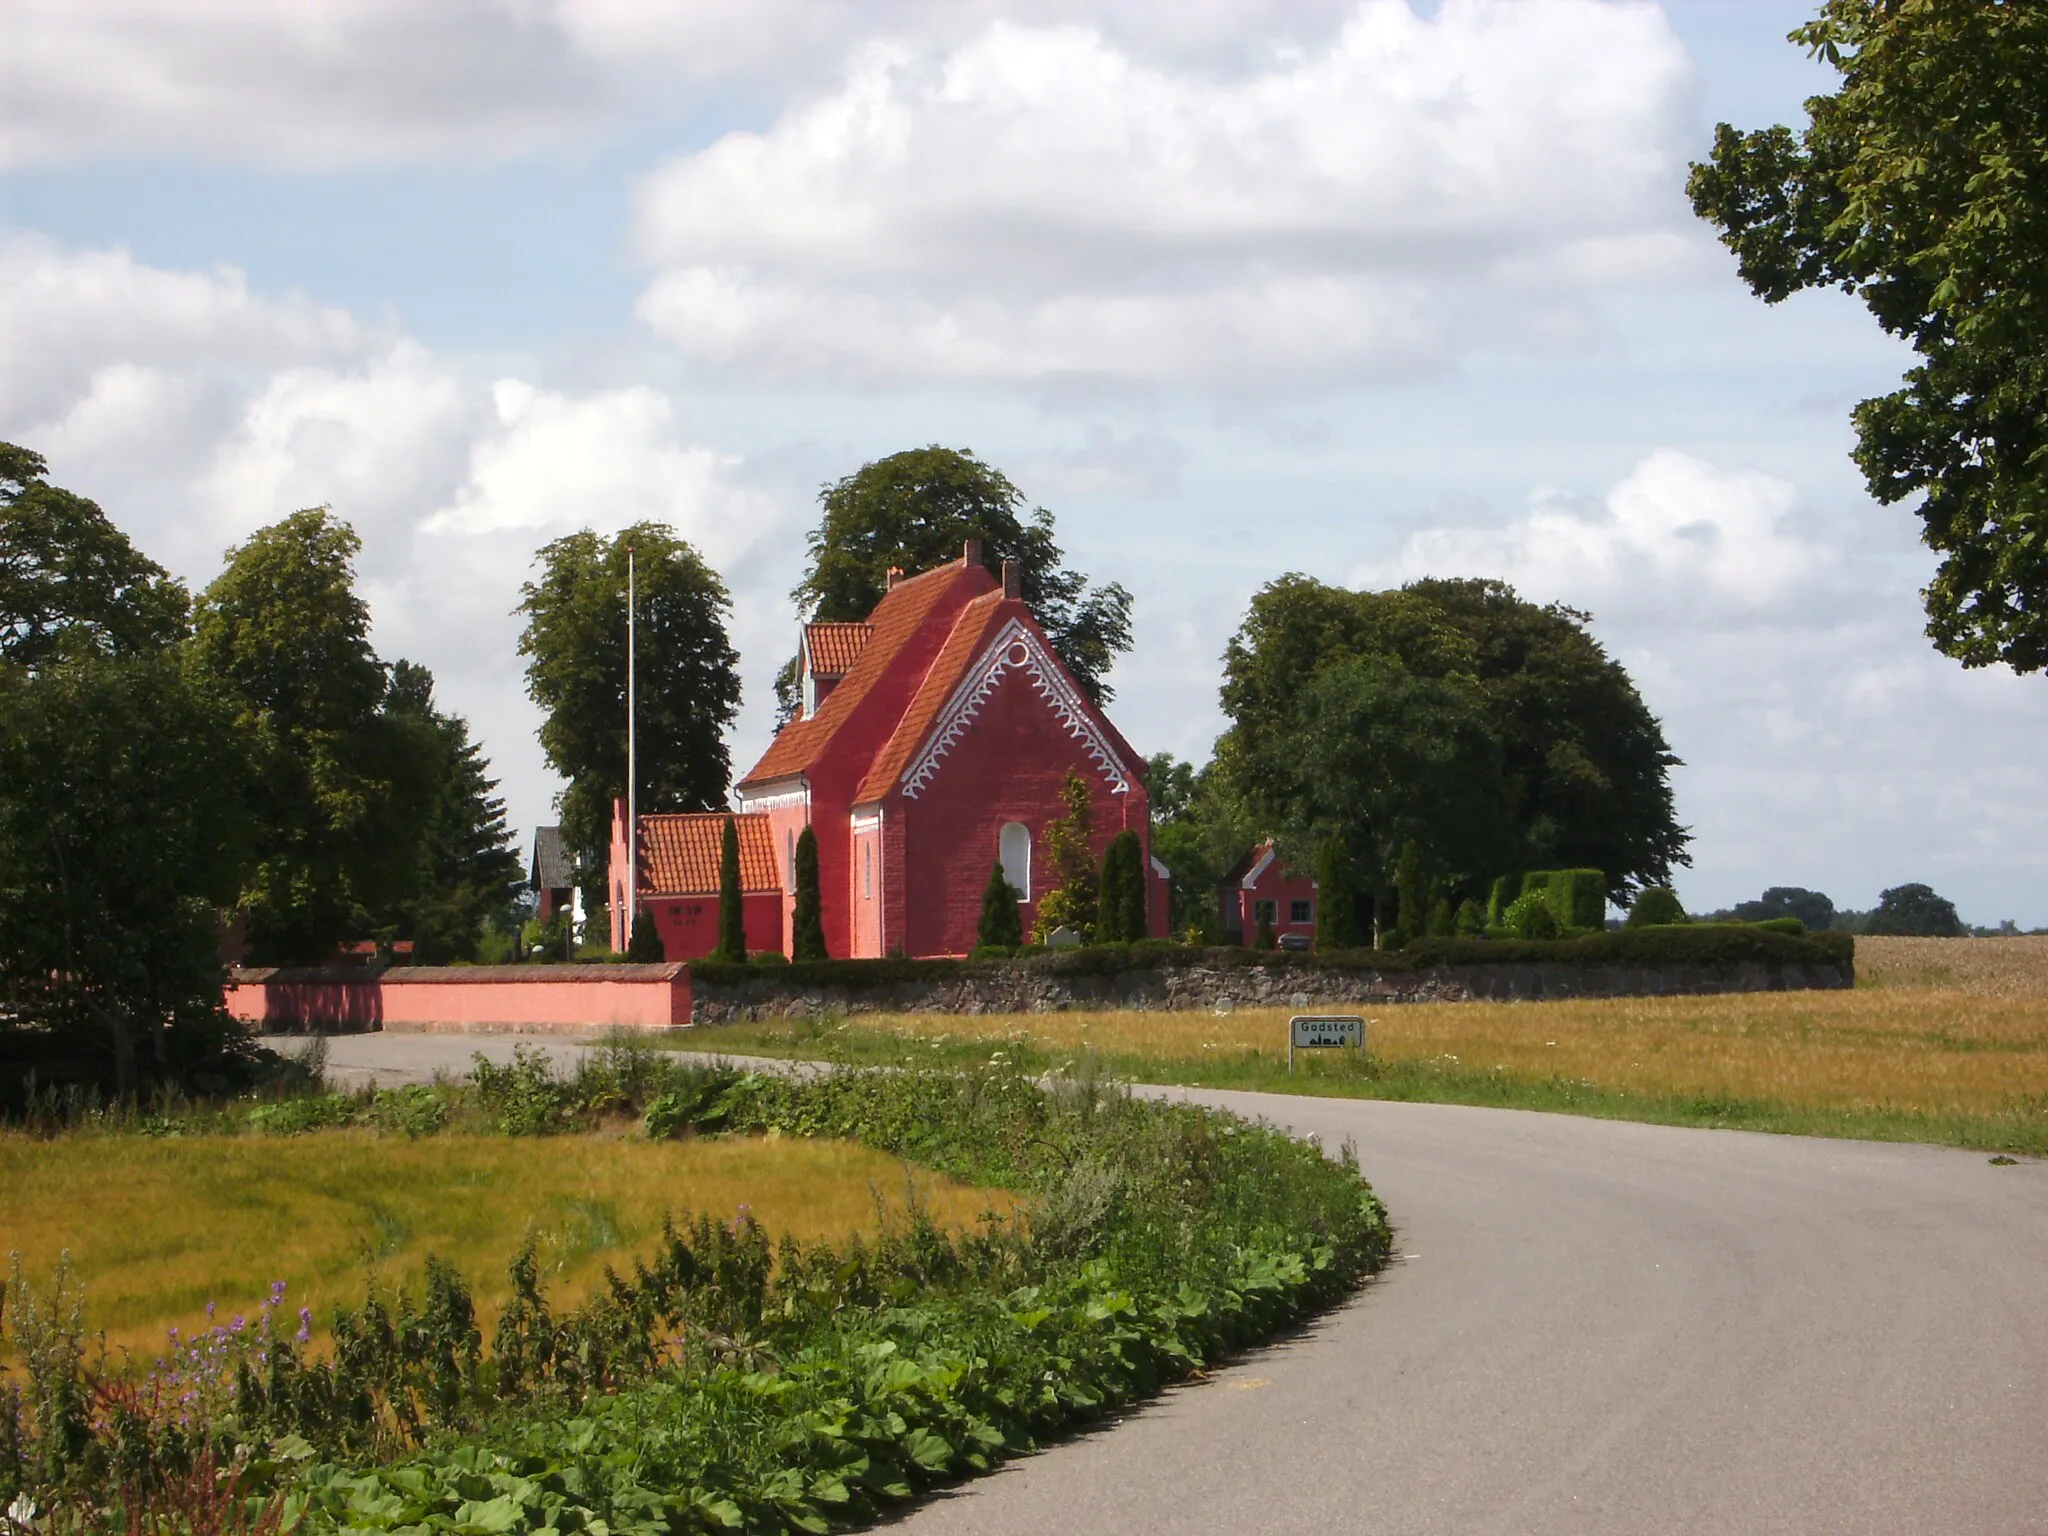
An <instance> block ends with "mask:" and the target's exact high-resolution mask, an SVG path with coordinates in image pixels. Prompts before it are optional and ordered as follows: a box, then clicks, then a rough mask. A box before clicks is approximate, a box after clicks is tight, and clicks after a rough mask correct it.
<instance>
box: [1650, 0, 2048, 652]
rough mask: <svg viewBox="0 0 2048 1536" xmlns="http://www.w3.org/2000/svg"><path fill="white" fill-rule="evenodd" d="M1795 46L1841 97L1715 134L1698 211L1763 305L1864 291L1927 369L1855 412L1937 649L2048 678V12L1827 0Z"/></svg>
mask: <svg viewBox="0 0 2048 1536" xmlns="http://www.w3.org/2000/svg"><path fill="white" fill-rule="evenodd" d="M1792 37H1793V40H1794V41H1795V42H1798V43H1800V44H1802V45H1804V46H1805V47H1806V48H1807V49H1808V50H1809V51H1810V52H1811V53H1813V54H1815V55H1816V56H1818V57H1819V58H1820V59H1822V60H1824V61H1825V62H1826V63H1827V64H1829V65H1830V66H1832V67H1833V68H1834V69H1835V71H1836V72H1837V73H1838V74H1839V76H1840V85H1839V86H1838V88H1837V89H1836V90H1835V91H1834V92H1832V93H1831V94H1826V95H1818V96H1814V97H1812V98H1810V99H1809V100H1808V101H1807V103H1806V110H1807V115H1808V119H1809V121H1808V123H1807V126H1806V127H1805V128H1804V129H1803V130H1801V131H1799V132H1797V133H1795V132H1794V131H1793V130H1791V129H1789V128H1785V127H1771V128H1765V129H1761V130H1757V131H1752V132H1742V131H1739V130H1737V129H1735V128H1733V127H1731V126H1730V125H1729V124H1727V123H1723V124H1721V125H1720V126H1719V127H1718V128H1717V129H1716V130H1715V137H1714V149H1713V153H1712V156H1711V158H1710V159H1709V160H1707V161H1706V162H1705V163H1703V164H1699V165H1695V166H1694V167H1693V170H1692V179H1691V181H1690V183H1689V188H1688V190H1689V192H1690V194H1691V197H1692V204H1693V208H1694V210H1695V211H1696V212H1697V213H1698V214H1699V215H1700V216H1701V217H1702V218H1704V219H1707V220H1709V221H1710V222H1712V223H1713V224H1715V225H1716V226H1718V227H1719V229H1720V231H1721V239H1722V243H1723V244H1725V245H1727V246H1728V248H1729V249H1730V250H1732V251H1733V252H1734V253H1735V256H1736V261H1737V267H1738V270H1739V271H1740V272H1741V274H1742V278H1743V280H1744V281H1745V282H1747V283H1748V284H1749V286H1750V288H1751V290H1752V291H1753V292H1755V293H1756V294H1757V295H1758V296H1759V297H1761V298H1763V299H1764V300H1765V301H1766V302H1768V303H1773V304H1775V303H1778V302H1780V301H1782V300H1784V299H1785V298H1787V297H1789V296H1790V295H1792V294H1794V293H1797V292H1799V291H1800V290H1802V289H1806V288H1818V287H1836V288H1841V289H1843V290H1844V291H1847V292H1852V293H1855V294H1856V295H1857V296H1858V297H1860V298H1861V299H1862V300H1863V301H1864V303H1865V304H1866V305H1867V306H1868V307H1869V309H1870V312H1871V314H1872V315H1873V316H1874V317H1875V318H1876V320H1877V322H1878V324H1879V325H1880V326H1882V327H1883V328H1884V329H1885V330H1886V331H1887V332H1889V333H1890V334H1891V335H1894V336H1898V337H1900V338H1902V339H1904V340H1906V341H1908V342H1909V343H1910V344H1911V345H1912V347H1913V349H1914V351H1915V352H1917V353H1918V354H1919V357H1920V362H1919V363H1918V364H1917V365H1916V366H1915V367H1913V368H1911V369H1909V370H1908V371H1907V373H1906V376H1905V384H1904V387H1903V388H1901V389H1899V390H1897V391H1895V392H1893V393H1892V394H1889V395H1884V396H1881V397H1879V398H1877V399H1872V400H1865V401H1863V402H1862V403H1861V404H1860V405H1858V406H1857V407H1856V409H1855V412H1854V420H1855V425H1856V439H1857V446H1856V450H1855V458H1856V462H1857V464H1858V466H1859V467H1860V468H1861V469H1862V471H1863V476H1864V481H1865V483H1866V484H1867V485H1868V486H1869V488H1870V492H1871V494H1872V495H1873V496H1875V497H1876V498H1877V499H1878V500H1879V501H1880V502H1883V503H1886V504H1887V505H1889V504H1893V503H1896V502H1900V501H1905V500H1908V499H1910V498H1915V497H1917V498H1919V507H1918V510H1919V514H1920V517H1921V520H1922V523H1923V525H1924V527H1923V530H1922V538H1923V540H1924V541H1925V542H1926V544H1927V545H1928V547H1929V548H1931V549H1933V550H1935V551H1937V552H1939V554H1940V555H1941V557H1942V558H1941V564H1940V567H1939V569H1938V570H1937V571H1936V573H1935V577H1934V580H1933V581H1932V582H1931V583H1930V584H1929V586H1928V587H1927V589H1926V592H1925V593H1924V597H1925V599H1926V604H1927V614H1928V633H1929V635H1930V636H1931V637H1932V638H1933V640H1934V643H1935V645H1936V646H1937V647H1938V648H1940V649H1941V650H1942V651H1944V652H1946V653H1947V654H1949V655H1951V656H1954V657H1956V658H1957V659H1959V660H1961V661H1962V662H1963V663H1964V665H1966V666H1984V665H1988V664H1989V663H1991V662H1994V661H2003V662H2005V663H2007V664H2008V665H2010V666H2012V667H2013V668H2014V669H2015V670H2017V671H2021V672H2033V671H2039V670H2040V669H2041V668H2042V667H2043V666H2044V665H2048V269H2044V268H2043V265H2042V262H2041V252H2042V250H2043V249H2048V11H2044V10H2043V9H2042V8H2041V7H2040V6H2038V5H2029V4H2010V3H2003V0H1924V3H1913V4H1905V3H1899V0H1826V3H1825V4H1824V5H1823V6H1822V7H1821V10H1820V13H1819V15H1818V16H1817V17H1816V18H1815V19H1814V20H1813V21H1811V22H1809V23H1807V24H1806V25H1805V26H1803V27H1801V28H1799V29H1798V30H1797V31H1795V32H1794V33H1793V34H1792Z"/></svg>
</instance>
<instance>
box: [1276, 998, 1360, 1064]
mask: <svg viewBox="0 0 2048 1536" xmlns="http://www.w3.org/2000/svg"><path fill="white" fill-rule="evenodd" d="M1347 1045H1352V1046H1356V1047H1358V1049H1359V1050H1361V1051H1362V1050H1364V1049H1365V1020H1364V1019H1362V1018H1360V1017H1359V1016H1358V1015H1357V1014H1355V1013H1297V1014H1296V1015H1295V1016H1294V1017H1293V1018H1291V1019H1289V1020H1288V1021H1287V1070H1288V1071H1289V1072H1290V1073H1291V1072H1293V1071H1294V1053H1295V1052H1296V1051H1328V1050H1336V1049H1339V1048H1341V1047H1343V1046H1347Z"/></svg>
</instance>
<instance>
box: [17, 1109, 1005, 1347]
mask: <svg viewBox="0 0 2048 1536" xmlns="http://www.w3.org/2000/svg"><path fill="white" fill-rule="evenodd" d="M913 1189H914V1191H915V1194H916V1198H917V1199H919V1200H920V1201H921V1202H922V1203H923V1205H924V1207H925V1209H926V1210H928V1211H929V1212H930V1213H931V1215H932V1217H933V1218H934V1219H935V1220H937V1221H939V1222H941V1223H946V1224H960V1225H964V1224H971V1223H972V1222H973V1221H974V1220H975V1219H976V1218H977V1217H978V1216H979V1215H980V1214H981V1213H982V1212H983V1211H985V1210H987V1209H988V1208H989V1207H990V1206H991V1205H998V1206H1000V1207H1002V1208H1008V1206H1009V1204H1010V1197H1009V1196H1007V1195H1003V1194H1001V1193H999V1192H991V1191H983V1190H979V1189H975V1188H973V1187H971V1186H968V1185H963V1184H957V1183H953V1182H951V1181H949V1180H946V1179H943V1178H940V1177H938V1176H937V1175H934V1174H931V1173H929V1172H927V1171H924V1170H921V1169H912V1168H911V1167H910V1165H908V1164H906V1163H904V1162H902V1161H901V1160H899V1159H897V1158H895V1157H892V1156H890V1155H888V1154H886V1153H883V1152H877V1151H873V1150H871V1149H869V1148H867V1147H862V1146H858V1145H855V1144H853V1143H848V1142H832V1141H811V1140H807V1139H787V1138H774V1137H770V1138H766V1139H762V1138H748V1139H733V1140H706V1141H671V1142H648V1141H645V1140H642V1139H640V1138H638V1137H629V1138H620V1137H616V1136H555V1137H547V1138H530V1139H517V1140H514V1139H508V1138H505V1137H493V1136H464V1135H446V1136H436V1137H431V1138H427V1139H424V1140H420V1141H408V1140H403V1139H399V1138H385V1137H380V1136H378V1135H376V1134H375V1133H373V1132H359V1131H327V1132H320V1133H315V1134H311V1135H305V1136H298V1137H288V1138H287V1137H265V1136H190V1137H182V1138H165V1139H151V1138H147V1137H142V1136H132V1135H121V1136H89V1135H86V1136H63V1137H59V1138H57V1139H54V1140H37V1139H32V1138H30V1137H27V1136H22V1135H0V1254H5V1253H6V1252H8V1251H10V1250H13V1251H19V1253H20V1254H21V1256H22V1261H23V1264H24V1267H25V1269H26V1271H27V1273H28V1274H29V1276H30V1277H31V1278H32V1279H35V1280H37V1281H47V1280H48V1278H49V1274H50V1270H51V1268H52V1266H53V1265H54V1264H55V1263H56V1261H57V1257H58V1255H59V1253H60V1252H63V1251H66V1250H68V1251H69V1253H70V1255H71V1263H72V1271H73V1274H74V1275H75V1276H76V1277H77V1278H78V1279H80V1280H82V1281H83V1282H84V1283H85V1286H86V1301H85V1307H86V1317H87V1319H88V1320H89V1322H90V1324H91V1326H92V1327H93V1328H95V1329H104V1330H105V1332H106V1336H107V1339H108V1342H109V1344H110V1345H113V1346H116V1347H126V1348H128V1349H130V1350H132V1351H133V1352H134V1353H135V1355H136V1356H137V1357H138V1358H141V1359H145V1360H146V1359H149V1358H152V1357H153V1355H154V1354H155V1353H156V1352H157V1351H158V1350H159V1349H160V1348H161V1346H162V1344H163V1342H164V1338H165V1333H166V1330H167V1329H169V1328H172V1327H177V1328H179V1329H181V1330H186V1331H188V1332H189V1331H190V1330H191V1329H193V1328H194V1327H196V1326H202V1325H203V1324H204V1323H205V1320H206V1307H207V1304H208V1303H209V1302H211V1303H214V1304H215V1309H216V1313H217V1316H218V1320H219V1321H221V1322H226V1321H228V1320H229V1319H230V1318H231V1317H232V1316H234V1315H235V1314H237V1313H241V1314H244V1315H249V1316H253V1315H254V1314H255V1312H256V1310H257V1308H258V1306H259V1304H260V1303H261V1301H262V1300H263V1297H264V1295H265V1294H266V1292H267V1291H268V1289H269V1287H270V1285H271V1284H272V1283H273V1282H275V1281H278V1280H282V1281H284V1282H285V1283H286V1285H287V1287H288V1289H287V1291H286V1295H285V1303H284V1312H285V1314H288V1315H289V1316H290V1318H291V1327H292V1328H296V1327H297V1311H298V1308H299V1307H301V1306H311V1307H312V1308H313V1309H314V1312H315V1315H316V1317H318V1318H319V1319H320V1320H321V1322H322V1323H323V1324H324V1322H325V1321H326V1317H327V1309H328V1308H329V1307H330V1306H331V1305H332V1304H333V1303H335V1302H345V1303H348V1304H350V1305H354V1304H358V1303H360V1302H361V1301H362V1299H363V1296H364V1292H365V1287H366V1285H368V1284H369V1283H371V1282H375V1283H377V1284H378V1285H379V1286H380V1287H384V1288H388V1287H390V1286H392V1285H394V1284H396V1283H399V1282H412V1281H414V1280H416V1279H417V1277H418V1275H419V1273H420V1271H421V1270H422V1268H423V1266H424V1264H425V1260H426V1258H427V1256H428V1255H429V1254H434V1255H438V1256H439V1257H441V1258H444V1259H447V1260H450V1261H452V1262H453V1263H454V1264H455V1265H456V1266H457V1267H458V1268H459V1269H461V1270H462V1272H463V1274H464V1276H465V1277H466V1278H467V1279H468V1280H469V1282H470V1284H471V1285H472V1286H473V1288H474V1290H475V1294H476V1300H477V1305H478V1312H479V1314H480V1315H481V1316H482V1317H483V1318H485V1319H486V1323H485V1326H486V1328H488V1326H489V1323H488V1319H490V1318H491V1317H492V1316H494V1315H495V1313H496V1310H497V1308H498V1306H499V1305H500V1304H501V1303H502V1302H503V1301H504V1299H505V1298H506V1297H507V1296H508V1295H509V1294H510V1290H511V1288H510V1286H509V1284H508V1283H507V1282H506V1279H505V1270H506V1266H507V1265H508V1264H509V1263H510V1262H511V1260H512V1258H513V1256H514V1255H515V1254H516V1253H517V1252H518V1251H519V1248H520V1246H521V1244H522V1243H523V1242H524V1241H525V1240H526V1239H527V1237H528V1236H531V1237H533V1238H534V1239H535V1241H536V1242H537V1244H538V1247H539V1253H540V1257H541V1260H542V1263H543V1268H544V1272H545V1273H546V1276H547V1279H548V1285H549V1291H550V1294H551V1295H554V1296H559V1297H563V1298H565V1299H567V1298H574V1297H577V1296H579V1295H581V1294H582V1293H583V1292H585V1291H587V1289H588V1288H589V1287H590V1286H591V1285H593V1284H595V1283H597V1282H598V1281H599V1280H601V1278H602V1276H603V1268H604V1265H605V1264H606V1263H610V1264H612V1265H613V1266H614V1267H621V1268H623V1267H625V1266H626V1265H627V1264H628V1262H629V1261H630V1259H631V1257H632V1255H633V1254H634V1253H635V1251H636V1249H640V1250H644V1249H646V1248H647V1247H648V1246H649V1245H650V1242H651V1240H652V1239H653V1238H654V1237H656V1236H658V1235H659V1233H660V1230H661V1221H662V1217H663V1215H664V1213H667V1212H673V1213H674V1214H675V1215H676V1216H677V1218H678V1219H681V1218H683V1217H685V1216H688V1217H691V1218H694V1217H695V1215H696V1214H697V1213H699V1212H703V1213H706V1214H709V1215H711V1216H713V1217H721V1218H730V1217H732V1216H734V1215H736V1214H737V1213H738V1212H739V1210H741V1209H742V1208H743V1207H744V1208H750V1209H751V1210H752V1212H753V1214H754V1216H755V1218H756V1219H757V1220H759V1221H760V1222H761V1223H762V1224H763V1225H764V1226H766V1227H768V1228H769V1229H770V1230H771V1231H778V1232H779V1231H788V1232H793V1233H795V1234H796V1235H797V1236H799V1237H804V1238H829V1239H832V1240H835V1241H837V1240H841V1239H844V1238H845V1237H846V1236H848V1235H849V1234H850V1233H853V1232H855V1231H863V1232H868V1233H872V1232H874V1231H875V1230H876V1229H877V1228H878V1226H879V1225H880V1223H881V1222H882V1220H883V1219H885V1217H884V1211H885V1209H886V1212H887V1216H888V1218H889V1219H893V1218H895V1217H898V1216H900V1215H901V1214H902V1213H903V1211H904V1210H905V1206H906V1201H907V1199H908V1198H909V1197H910V1195H911V1192H912V1191H913ZM284 1321H285V1317H284V1316H283V1315H281V1316H280V1317H279V1322H280V1324H282V1323H283V1322H284ZM287 1331H289V1330H287Z"/></svg>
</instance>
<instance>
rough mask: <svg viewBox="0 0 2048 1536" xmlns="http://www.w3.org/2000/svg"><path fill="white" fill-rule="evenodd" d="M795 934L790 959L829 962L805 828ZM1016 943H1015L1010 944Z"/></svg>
mask: <svg viewBox="0 0 2048 1536" xmlns="http://www.w3.org/2000/svg"><path fill="white" fill-rule="evenodd" d="M794 926H795V929H796V932H795V933H794V934H793V935H792V936H791V939H790V946H789V947H790V957H789V958H790V959H792V960H828V959H830V958H831V955H830V953H829V952H828V951H827V950H826V948H825V915H824V911H823V908H822V907H821V905H820V903H819V898H818V835H817V834H816V833H815V832H813V831H812V830H811V829H810V828H809V827H805V828H804V830H803V832H802V834H801V835H800V836H799V837H798V838H797V840H796V922H795V925H794ZM1011 942H1012V943H1015V942H1016V941H1015V940H1012V941H1011Z"/></svg>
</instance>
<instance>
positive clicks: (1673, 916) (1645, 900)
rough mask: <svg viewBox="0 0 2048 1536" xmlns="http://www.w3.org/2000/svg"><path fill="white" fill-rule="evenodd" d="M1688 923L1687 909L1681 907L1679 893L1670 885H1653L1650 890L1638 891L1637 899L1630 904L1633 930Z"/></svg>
mask: <svg viewBox="0 0 2048 1536" xmlns="http://www.w3.org/2000/svg"><path fill="white" fill-rule="evenodd" d="M1684 921H1686V916H1685V908H1684V907H1682V906H1681V905H1679V901H1678V893H1677V892H1676V891H1674V890H1672V889H1671V887H1670V886H1668V885H1653V886H1651V887H1650V888H1649V889H1648V890H1645V891H1638V892H1637V893H1636V899H1635V900H1634V901H1633V902H1631V903H1630V904H1629V909H1628V926H1629V927H1631V928H1655V927H1663V926H1666V925H1669V924H1672V923H1682V922H1684Z"/></svg>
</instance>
